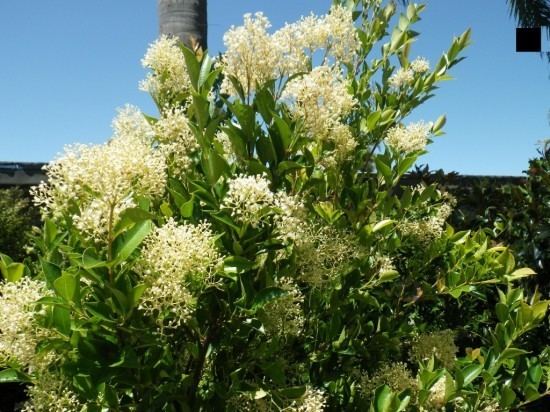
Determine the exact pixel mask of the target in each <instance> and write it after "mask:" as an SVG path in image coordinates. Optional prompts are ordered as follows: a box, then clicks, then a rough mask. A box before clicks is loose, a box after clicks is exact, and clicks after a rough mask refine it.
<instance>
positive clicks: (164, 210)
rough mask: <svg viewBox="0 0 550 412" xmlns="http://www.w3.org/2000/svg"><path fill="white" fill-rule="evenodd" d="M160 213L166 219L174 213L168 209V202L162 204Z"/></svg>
mask: <svg viewBox="0 0 550 412" xmlns="http://www.w3.org/2000/svg"><path fill="white" fill-rule="evenodd" d="M160 211H161V212H162V214H163V215H164V216H166V217H172V216H173V215H174V213H173V212H172V209H171V208H170V204H169V203H168V202H163V203H162V204H161V205H160Z"/></svg>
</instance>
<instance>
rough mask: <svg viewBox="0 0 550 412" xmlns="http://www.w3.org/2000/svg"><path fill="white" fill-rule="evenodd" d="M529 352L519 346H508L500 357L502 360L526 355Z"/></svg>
mask: <svg viewBox="0 0 550 412" xmlns="http://www.w3.org/2000/svg"><path fill="white" fill-rule="evenodd" d="M528 353H529V351H526V350H523V349H519V348H507V349H504V351H503V352H502V353H501V354H500V359H501V360H505V359H512V358H515V357H517V356H521V355H526V354H528Z"/></svg>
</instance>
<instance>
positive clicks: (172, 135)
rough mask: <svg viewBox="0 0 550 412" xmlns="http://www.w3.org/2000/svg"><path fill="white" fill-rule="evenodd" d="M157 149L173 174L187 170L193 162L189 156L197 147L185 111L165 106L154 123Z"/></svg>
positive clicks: (179, 173)
mask: <svg viewBox="0 0 550 412" xmlns="http://www.w3.org/2000/svg"><path fill="white" fill-rule="evenodd" d="M154 130H155V135H156V138H157V140H158V142H159V149H160V151H161V152H162V153H163V154H164V156H165V159H166V163H167V164H168V165H169V167H170V168H171V170H172V172H173V173H174V174H175V175H182V174H184V173H185V172H187V171H188V170H189V169H190V168H191V167H192V164H193V161H192V158H191V156H192V155H193V153H194V152H195V151H196V150H197V149H198V148H199V145H198V143H197V141H196V139H195V136H194V134H193V131H192V130H191V128H190V127H189V121H188V119H187V116H186V115H185V111H184V109H183V108H181V107H175V108H170V107H166V108H165V110H163V111H162V114H161V116H160V118H159V120H158V121H157V122H156V123H155V125H154Z"/></svg>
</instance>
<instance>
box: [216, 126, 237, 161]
mask: <svg viewBox="0 0 550 412" xmlns="http://www.w3.org/2000/svg"><path fill="white" fill-rule="evenodd" d="M214 141H216V142H217V143H218V144H219V145H220V146H221V148H222V150H223V156H224V158H225V159H226V160H227V161H228V162H229V163H234V162H235V161H236V160H237V158H236V155H235V151H234V150H233V144H232V143H231V140H230V139H229V136H228V135H227V133H226V132H224V131H223V130H218V131H217V132H216V135H215V136H214Z"/></svg>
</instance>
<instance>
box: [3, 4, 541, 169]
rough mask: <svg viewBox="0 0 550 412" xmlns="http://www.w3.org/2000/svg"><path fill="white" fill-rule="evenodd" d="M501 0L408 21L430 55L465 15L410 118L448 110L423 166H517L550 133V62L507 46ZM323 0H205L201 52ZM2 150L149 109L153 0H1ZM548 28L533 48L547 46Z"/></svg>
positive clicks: (47, 151) (508, 23)
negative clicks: (250, 24) (461, 50)
mask: <svg viewBox="0 0 550 412" xmlns="http://www.w3.org/2000/svg"><path fill="white" fill-rule="evenodd" d="M505 3H506V2H505V0H484V1H479V0H461V1H456V0H431V1H429V2H428V6H427V8H426V11H425V12H424V13H423V20H422V21H421V22H420V23H419V24H418V25H417V26H416V28H417V30H418V31H420V33H421V36H420V37H419V39H418V41H417V42H416V43H415V45H414V46H413V50H412V57H414V56H416V55H419V56H425V57H426V58H428V59H429V60H430V61H432V62H435V61H436V60H437V59H438V57H439V56H440V54H441V52H443V51H444V50H446V49H447V47H448V46H449V44H450V41H451V39H452V37H453V36H455V35H459V34H460V33H461V32H462V31H463V30H465V29H466V28H468V27H471V28H472V30H473V34H472V36H473V43H472V45H471V46H470V47H469V48H468V50H467V51H466V55H467V56H468V58H467V59H466V60H465V61H463V62H462V63H460V64H459V65H458V66H456V67H455V68H454V70H453V71H452V75H453V76H454V78H455V79H454V80H452V81H450V82H445V83H443V84H442V85H441V88H440V89H439V90H438V91H437V92H436V96H435V97H434V98H433V99H432V100H430V101H429V102H427V103H425V104H424V105H423V106H422V107H421V108H420V109H419V110H418V111H417V112H415V114H414V115H412V116H411V120H417V119H424V120H427V121H428V120H435V119H436V118H437V117H438V116H439V115H440V114H446V115H447V118H448V122H447V126H446V128H445V130H446V132H447V134H446V135H445V136H443V137H440V138H437V139H436V141H435V143H434V144H433V145H432V146H431V148H430V149H431V152H430V153H429V154H428V155H426V156H424V157H423V158H422V159H421V163H428V164H429V165H430V167H431V168H432V169H436V168H443V169H444V170H446V171H458V172H460V173H463V174H495V175H519V174H521V173H522V170H524V169H525V168H526V166H527V161H528V159H529V158H530V157H534V156H535V155H536V143H537V141H538V140H540V139H543V138H550V126H549V124H548V122H549V119H548V112H549V110H550V93H549V92H550V64H548V63H547V62H546V61H544V60H542V59H541V58H540V57H539V56H538V54H517V53H515V51H514V47H515V40H514V35H515V31H514V28H515V24H514V21H513V20H512V19H511V18H510V17H509V15H508V10H507V7H506V4H505ZM329 5H330V1H329V0H278V1H269V0H231V1H228V0H209V46H210V50H211V54H217V53H218V52H219V51H223V43H222V36H223V33H224V32H225V31H226V30H227V29H228V28H229V26H230V25H231V24H235V25H238V24H240V22H241V21H242V15H243V14H244V13H246V12H255V11H263V12H264V13H265V14H266V15H267V16H268V17H269V18H270V20H271V21H272V24H273V28H274V29H276V28H278V27H280V26H281V25H283V24H284V22H285V21H288V22H290V21H294V20H296V19H298V18H299V17H300V16H301V15H303V14H309V12H310V11H314V12H315V13H323V12H325V11H326V10H327V9H328V6H329ZM0 36H1V37H2V38H3V39H4V41H3V44H2V57H1V58H0V160H5V161H49V160H51V159H53V158H54V157H55V155H56V154H57V153H59V152H60V151H61V150H62V148H63V146H64V145H65V144H69V143H74V142H81V143H100V142H103V141H105V140H107V139H108V138H109V136H110V133H111V130H110V124H111V120H112V118H113V116H114V115H115V113H116V108H117V107H120V106H123V105H124V104H125V103H131V104H135V105H137V106H139V107H140V108H141V109H143V110H144V111H145V112H149V113H154V107H153V105H152V103H151V101H150V99H149V97H148V96H147V95H146V94H145V93H143V92H140V91H138V89H137V84H138V82H139V80H140V79H142V78H143V77H144V75H145V71H144V70H143V69H142V68H141V65H140V59H141V57H142V56H143V54H144V52H145V50H146V48H147V45H148V44H149V43H151V42H152V41H153V40H154V39H155V38H156V36H157V16H156V1H154V0H137V1H136V0H116V1H110V0H94V1H74V0H72V1H69V0H48V1H40V0H33V1H26V2H20V1H2V2H0ZM548 43H549V42H548V40H547V39H543V48H545V49H547V50H550V45H549V44H548Z"/></svg>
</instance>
